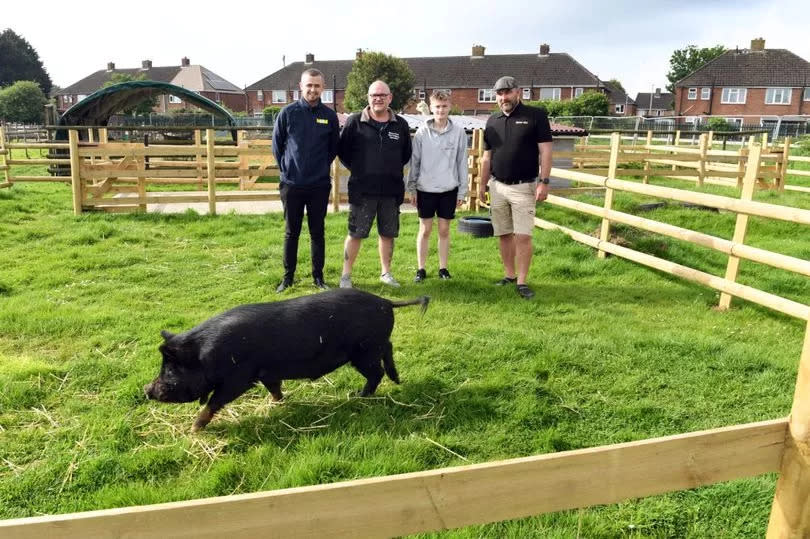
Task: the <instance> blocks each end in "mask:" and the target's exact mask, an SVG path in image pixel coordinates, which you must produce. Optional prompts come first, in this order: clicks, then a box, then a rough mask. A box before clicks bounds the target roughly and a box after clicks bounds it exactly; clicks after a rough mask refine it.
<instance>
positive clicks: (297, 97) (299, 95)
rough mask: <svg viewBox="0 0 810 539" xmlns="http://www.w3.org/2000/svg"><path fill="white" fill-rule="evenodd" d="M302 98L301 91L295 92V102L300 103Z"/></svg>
mask: <svg viewBox="0 0 810 539" xmlns="http://www.w3.org/2000/svg"><path fill="white" fill-rule="evenodd" d="M300 98H301V91H300V90H293V98H292V100H293V101H298V100H299V99H300Z"/></svg>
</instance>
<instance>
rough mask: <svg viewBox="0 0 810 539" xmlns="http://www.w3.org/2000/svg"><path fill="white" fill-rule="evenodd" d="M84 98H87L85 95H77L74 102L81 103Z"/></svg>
mask: <svg viewBox="0 0 810 539" xmlns="http://www.w3.org/2000/svg"><path fill="white" fill-rule="evenodd" d="M85 97H87V94H79V95H77V96H76V101H81V100H82V99H84V98H85Z"/></svg>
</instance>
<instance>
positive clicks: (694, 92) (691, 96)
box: [686, 88, 697, 101]
mask: <svg viewBox="0 0 810 539" xmlns="http://www.w3.org/2000/svg"><path fill="white" fill-rule="evenodd" d="M686 99H688V100H689V101H694V100H695V99H697V88H689V92H688V93H687V94H686Z"/></svg>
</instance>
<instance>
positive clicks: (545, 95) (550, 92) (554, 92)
mask: <svg viewBox="0 0 810 539" xmlns="http://www.w3.org/2000/svg"><path fill="white" fill-rule="evenodd" d="M540 99H541V100H551V101H559V100H560V89H559V88H540Z"/></svg>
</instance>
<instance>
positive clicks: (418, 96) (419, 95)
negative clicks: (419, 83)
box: [413, 88, 425, 101]
mask: <svg viewBox="0 0 810 539" xmlns="http://www.w3.org/2000/svg"><path fill="white" fill-rule="evenodd" d="M413 95H414V97H415V98H416V99H418V100H420V101H424V100H425V90H424V89H422V90H420V89H419V88H414V89H413Z"/></svg>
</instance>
